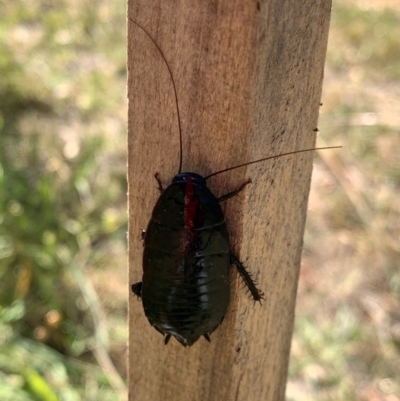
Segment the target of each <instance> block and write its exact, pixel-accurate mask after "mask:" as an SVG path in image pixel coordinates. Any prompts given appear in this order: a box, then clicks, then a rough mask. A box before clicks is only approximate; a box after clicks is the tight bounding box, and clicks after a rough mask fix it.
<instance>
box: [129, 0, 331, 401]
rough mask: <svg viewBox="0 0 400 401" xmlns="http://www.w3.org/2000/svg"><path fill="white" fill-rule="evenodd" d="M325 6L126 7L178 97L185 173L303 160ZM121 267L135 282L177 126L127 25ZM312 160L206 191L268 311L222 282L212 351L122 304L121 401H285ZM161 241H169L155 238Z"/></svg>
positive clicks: (252, 172)
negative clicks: (224, 298)
mask: <svg viewBox="0 0 400 401" xmlns="http://www.w3.org/2000/svg"><path fill="white" fill-rule="evenodd" d="M330 8H331V0H304V1H296V0H268V1H266V0H260V1H256V0H241V1H237V2H235V1H232V0H217V1H216V0H213V1H211V0H191V1H165V0H130V2H129V6H128V13H129V17H130V18H132V19H134V20H136V21H137V22H139V23H140V24H141V25H142V26H144V27H145V28H146V29H147V30H148V32H149V33H150V34H151V35H152V37H153V38H154V40H155V41H156V42H157V44H158V45H159V46H160V48H161V49H162V51H163V52H164V54H165V57H166V58H167V60H168V64H169V66H170V68H171V70H172V73H173V76H174V79H175V82H176V87H177V92H178V98H179V106H180V113H181V121H182V130H183V170H184V171H192V172H197V173H199V174H201V175H207V174H210V173H211V172H213V171H217V170H220V169H223V168H225V167H229V166H233V165H236V164H239V163H243V162H246V161H250V160H255V159H257V158H261V157H263V156H268V155H276V154H280V153H284V152H288V151H291V150H297V149H305V148H310V147H313V146H314V144H315V132H314V129H315V128H316V127H317V121H318V110H319V104H320V96H321V87H322V77H323V69H324V60H325V53H326V46H327V37H328V27H329V17H330ZM128 27H129V36H128V47H129V54H128V56H129V58H128V69H129V88H128V95H129V137H128V147H129V156H128V160H129V223H130V224H129V266H130V283H134V282H136V281H139V280H140V279H141V276H142V266H141V258H142V251H143V245H142V242H141V240H140V237H141V230H142V229H144V228H146V226H147V223H148V220H149V218H150V215H151V211H152V208H153V207H154V204H155V202H156V200H157V197H158V191H157V183H156V181H155V179H154V177H153V176H154V173H155V172H159V173H160V175H161V179H162V181H163V182H164V183H165V184H168V183H169V182H170V181H171V179H172V177H173V176H174V175H175V174H176V173H177V171H178V164H179V136H178V121H177V114H176V106H175V100H174V93H173V88H172V83H171V80H170V77H169V75H168V70H167V68H166V66H165V64H164V63H163V60H162V58H161V56H160V54H159V53H158V52H157V49H156V48H155V46H154V45H153V44H152V42H151V40H150V39H149V38H148V37H147V36H146V35H145V34H144V33H143V31H141V30H140V29H139V28H138V27H137V26H135V25H134V24H133V23H131V22H130V21H128ZM312 160H313V152H308V153H302V154H299V155H294V156H287V157H282V158H279V159H274V160H272V161H268V162H264V163H260V164H256V165H253V166H249V167H247V168H241V169H238V170H234V171H231V172H229V173H225V174H221V175H219V176H216V177H215V178H213V179H211V180H210V182H209V187H210V188H211V190H212V191H213V192H214V194H215V195H216V196H219V195H221V194H224V193H226V192H227V191H229V190H232V189H234V188H236V187H237V186H238V184H240V183H242V182H244V180H246V179H247V178H249V177H251V179H252V181H253V184H252V185H250V186H248V187H247V188H246V190H245V191H244V192H243V193H242V194H240V195H239V196H238V197H237V198H235V199H232V200H230V201H228V202H226V204H225V205H224V210H225V213H226V219H227V222H228V226H229V229H230V233H231V241H232V243H233V247H234V250H235V252H236V253H237V254H238V255H239V256H240V258H241V260H242V261H243V262H244V263H245V265H246V266H247V267H248V269H249V270H250V271H251V272H252V273H254V277H255V278H256V280H257V282H258V284H259V287H260V288H261V289H262V290H263V291H264V292H265V297H266V301H265V302H264V303H263V304H262V305H259V304H256V305H255V304H254V303H253V302H252V301H251V300H250V299H249V297H248V295H246V291H245V289H243V284H242V282H241V280H240V278H239V277H238V275H237V273H236V271H235V270H234V269H232V274H231V281H232V299H231V305H230V308H229V311H228V314H227V316H226V317H225V320H224V322H223V324H222V325H221V327H219V328H218V329H217V330H216V331H215V332H214V333H213V334H212V336H211V344H209V343H208V342H207V341H205V340H204V339H200V340H199V341H198V342H197V343H196V344H194V345H193V346H192V347H187V348H184V347H183V346H182V345H180V344H179V343H178V342H177V341H176V340H175V339H171V341H170V343H169V344H168V345H167V346H165V345H164V343H163V338H162V336H161V335H160V334H159V333H157V331H156V330H155V329H154V328H152V327H151V326H150V325H149V323H148V321H147V319H146V317H145V316H144V313H143V308H142V304H141V303H140V302H138V301H137V300H136V298H135V297H134V296H133V295H132V294H130V297H129V316H130V346H129V348H130V356H129V381H130V398H129V399H130V400H132V401H133V400H138V401H139V400H140V401H147V400H149V401H157V400H163V401H180V400H185V401H186V400H190V401H197V400H199V401H204V400H207V401H214V400H218V401H221V400H224V401H225V400H251V401H253V400H283V399H284V393H285V384H286V378H287V367H288V360H289V353H290V342H291V336H292V330H293V320H294V309H295V299H296V290H297V281H298V277H299V267H300V258H301V247H302V237H303V232H304V224H305V217H306V209H307V199H308V192H309V187H310V178H311V170H312ZM166 241H168V238H166Z"/></svg>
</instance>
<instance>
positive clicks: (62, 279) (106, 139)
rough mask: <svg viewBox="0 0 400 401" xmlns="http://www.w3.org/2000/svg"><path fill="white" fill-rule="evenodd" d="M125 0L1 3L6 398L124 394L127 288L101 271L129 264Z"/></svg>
mask: <svg viewBox="0 0 400 401" xmlns="http://www.w3.org/2000/svg"><path fill="white" fill-rule="evenodd" d="M118 3H119V4H115V3H113V4H111V3H110V2H105V1H103V2H102V1H98V2H96V4H93V2H89V1H81V2H75V3H74V2H73V3H71V2H65V1H59V2H56V3H54V2H48V1H40V2H36V3H34V2H30V1H22V0H16V1H13V2H1V3H0V4H1V14H2V18H1V20H0V54H1V59H0V93H1V97H0V131H1V135H0V138H1V144H0V163H1V164H0V198H1V202H0V222H1V226H0V333H1V334H0V399H1V400H2V401H3V400H4V401H6V400H13V401H15V400H45V401H47V400H59V399H63V400H83V399H84V400H111V399H112V400H115V399H119V398H120V399H124V394H125V384H124V382H123V379H121V375H120V374H119V373H117V371H116V369H115V367H114V363H113V362H112V358H113V355H114V354H115V358H117V359H121V361H116V364H117V365H118V363H119V364H120V365H121V369H120V371H121V373H122V374H124V366H123V365H124V360H125V358H124V354H122V355H121V353H119V354H118V347H119V348H121V344H124V342H125V341H126V339H127V333H126V324H125V315H126V306H125V302H124V295H125V292H126V286H123V287H122V294H121V297H120V298H119V300H115V299H114V298H113V299H111V300H108V301H106V300H103V301H104V302H100V299H99V297H100V295H99V292H98V291H96V290H95V280H96V279H95V278H94V275H95V276H96V277H97V276H98V275H101V274H105V275H107V274H112V272H111V270H110V269H113V270H114V271H115V270H118V271H122V275H125V270H126V263H125V252H126V245H125V242H126V168H125V164H126V162H125V159H126V156H125V152H126V149H125V148H126V145H125V143H126V139H125V135H126V134H125V132H126V124H125V110H126V105H125V103H126V100H125V99H126V95H125V93H126V90H125V85H126V69H125V53H126V50H125V48H126V45H125V43H126V40H125V31H124V29H123V28H124V25H125V8H126V6H125V2H122V1H120V2H118ZM115 27H120V29H115ZM116 43H117V44H118V45H117V46H116V45H115V44H116ZM107 272H108V273H107ZM118 274H119V275H120V276H121V273H118ZM114 275H115V273H114ZM113 290H114V291H121V284H120V285H119V287H116V288H114V289H113ZM111 311H112V312H113V314H112V317H111V315H110V314H109V312H111ZM115 344H117V345H115ZM123 349H124V348H123Z"/></svg>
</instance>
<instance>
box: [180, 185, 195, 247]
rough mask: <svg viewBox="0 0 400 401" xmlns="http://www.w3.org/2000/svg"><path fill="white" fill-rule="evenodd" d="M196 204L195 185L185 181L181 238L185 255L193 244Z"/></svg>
mask: <svg viewBox="0 0 400 401" xmlns="http://www.w3.org/2000/svg"><path fill="white" fill-rule="evenodd" d="M198 205H199V200H198V199H197V198H196V193H195V186H194V184H193V182H191V181H189V180H188V181H187V182H186V186H185V210H184V227H185V234H184V238H182V245H183V249H184V251H183V252H184V254H185V255H187V254H188V253H189V252H190V251H191V250H192V246H193V240H194V238H195V231H194V228H195V224H196V218H198V216H197V213H198Z"/></svg>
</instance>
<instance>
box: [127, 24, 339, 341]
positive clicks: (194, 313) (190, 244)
mask: <svg viewBox="0 0 400 401" xmlns="http://www.w3.org/2000/svg"><path fill="white" fill-rule="evenodd" d="M131 21H132V22H133V23H134V24H135V25H136V26H138V27H139V28H140V29H141V30H142V31H143V32H144V33H145V34H146V35H147V36H148V37H149V38H150V40H151V41H152V42H153V44H154V45H155V47H156V48H157V50H158V52H159V53H160V55H161V57H162V59H163V60H164V63H165V64H166V66H167V69H168V71H169V75H170V78H171V81H172V84H173V89H174V95H175V103H176V110H177V118H178V127H179V139H180V141H179V143H180V159H179V170H178V174H177V175H176V176H175V177H174V178H173V179H172V183H171V184H170V185H169V186H168V187H167V188H164V187H163V185H162V183H161V180H160V177H159V174H158V173H156V174H155V178H156V180H157V183H158V189H159V191H160V193H161V194H160V197H159V198H158V201H157V203H156V205H155V207H154V209H153V213H152V216H151V218H150V221H149V223H148V226H147V229H146V231H144V232H143V233H142V239H143V243H144V252H143V277H142V281H140V282H138V283H136V284H133V285H132V286H131V288H132V292H133V293H134V294H135V295H137V296H138V297H139V298H141V299H142V302H143V308H144V313H145V315H146V317H147V319H148V320H149V322H150V324H151V325H152V326H153V327H154V328H155V329H156V330H157V331H159V332H160V333H161V334H163V335H164V336H165V339H164V342H165V344H167V343H168V341H169V340H170V338H171V336H174V337H175V338H176V339H177V340H178V341H179V342H180V343H181V344H182V345H184V346H187V345H189V346H190V345H193V344H194V343H195V342H196V341H197V340H198V339H199V338H200V337H201V336H203V337H204V338H205V339H206V340H207V341H210V334H211V333H212V332H213V331H214V330H215V329H216V328H217V327H218V326H219V325H220V324H221V323H222V321H223V319H224V317H225V315H226V311H227V309H228V305H229V298H230V283H229V268H230V266H231V265H235V266H236V268H237V270H238V272H239V274H240V276H241V277H242V279H243V280H244V282H245V284H246V286H247V288H248V290H249V291H250V294H251V297H252V298H253V300H254V301H260V302H261V300H262V299H263V298H264V294H263V292H262V291H261V290H260V289H258V288H257V285H256V283H255V282H254V280H253V279H252V276H251V275H250V274H249V273H248V271H247V270H246V268H245V266H244V265H243V263H242V262H241V261H240V260H239V259H238V257H237V256H236V255H235V254H234V253H233V251H232V249H231V248H230V244H229V234H228V228H227V224H226V222H225V217H224V214H223V212H222V209H221V206H220V203H221V202H224V201H226V200H228V199H230V198H233V197H234V196H236V195H237V194H239V193H240V192H241V191H242V190H244V188H245V187H246V186H247V185H248V184H250V182H251V180H248V181H246V182H244V183H243V184H242V185H240V186H239V187H238V188H237V189H235V190H233V191H231V192H229V193H227V194H225V195H223V196H220V197H218V198H217V197H216V196H215V195H214V194H213V193H212V192H211V191H210V190H209V189H208V188H207V180H208V179H209V178H211V177H213V176H215V175H217V174H221V173H224V172H227V171H230V170H234V169H237V168H240V167H244V166H248V165H250V164H254V163H259V162H261V161H265V160H269V159H274V158H277V157H282V156H287V155H292V154H295V153H301V152H308V151H313V150H319V149H332V148H336V147H328V148H327V147H325V148H313V149H303V150H296V151H293V152H288V153H283V154H280V155H276V156H269V157H265V158H262V159H259V160H254V161H251V162H247V163H243V164H240V165H237V166H233V167H229V168H226V169H224V170H220V171H217V172H214V173H212V174H209V175H208V176H206V177H202V176H201V175H199V174H196V173H191V172H182V128H181V121H180V115H179V105H178V96H177V90H176V85H175V81H174V77H173V74H172V71H171V69H170V67H169V64H168V62H167V59H166V57H165V56H164V53H163V52H162V50H161V49H160V47H159V46H158V44H157V43H156V41H155V40H154V39H153V38H152V36H151V35H150V34H149V33H148V32H147V30H146V29H145V28H143V27H142V26H141V25H139V24H138V23H137V22H136V21H134V20H132V19H131Z"/></svg>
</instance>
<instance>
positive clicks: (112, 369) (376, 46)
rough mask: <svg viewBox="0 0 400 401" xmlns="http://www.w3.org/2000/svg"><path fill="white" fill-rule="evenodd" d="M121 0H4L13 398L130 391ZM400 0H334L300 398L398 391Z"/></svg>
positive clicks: (0, 353) (360, 399) (4, 332)
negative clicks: (323, 148) (334, 148)
mask: <svg viewBox="0 0 400 401" xmlns="http://www.w3.org/2000/svg"><path fill="white" fill-rule="evenodd" d="M125 10H126V3H125V2H122V1H117V2H113V3H111V2H109V1H106V0H104V1H96V2H95V3H93V2H89V1H87V0H83V1H80V2H72V3H71V2H68V3H67V2H65V1H59V2H56V3H54V2H48V1H45V0H42V1H38V2H36V3H33V2H28V1H22V0H14V1H13V2H4V1H0V11H1V14H2V18H1V19H0V54H1V55H2V56H1V58H0V93H1V94H2V96H1V97H0V132H1V134H0V223H1V225H0V279H1V280H0V399H1V400H2V401H3V400H4V401H7V400H10V401H11V400H13V401H19V400H45V401H47V400H49V401H50V400H61V399H62V400H68V401H69V400H71V401H75V400H85V401H86V400H100V401H102V400H111V399H112V400H116V399H121V400H122V399H125V398H124V397H125V396H126V389H125V384H124V380H125V376H126V367H125V359H126V341H127V332H126V330H127V329H126V321H125V317H126V293H127V285H126V283H127V278H126V261H125V260H126V256H125V255H126V245H125V243H126V167H125V165H126V154H125V152H126V139H125V135H126V134H125V132H126V90H125V85H126V68H125V53H126V41H125ZM399 26H400V5H399V4H397V3H396V2H393V1H390V0H386V1H385V0H380V1H378V0H375V1H372V0H370V1H368V0H362V1H358V2H356V1H355V0H354V1H353V0H352V1H344V0H337V1H335V2H334V8H333V12H332V23H331V33H330V41H329V49H328V60H327V68H326V72H325V82H324V95H323V99H322V101H323V106H322V108H321V112H322V114H321V118H320V124H319V128H320V138H319V140H320V142H319V145H321V146H322V145H324V144H329V145H336V144H341V145H343V150H342V151H340V152H320V153H319V156H318V158H317V159H316V166H315V170H314V184H313V190H312V193H311V196H310V212H309V218H308V225H307V232H306V237H305V249H304V258H303V266H302V271H301V278H300V288H299V301H298V306H297V319H296V331H295V336H294V339H293V345H292V358H291V367H290V380H289V383H288V390H287V397H288V400H295V401H301V400H307V401H309V400H318V401H325V400H335V401H340V400H343V401H344V400H346V401H349V400H350V401H351V400H357V401H364V400H365V401H370V400H371V401H375V400H387V401H396V400H400V269H399V261H400V242H399V238H400V202H399V201H398V200H399V199H400V163H399V154H400V136H399V131H400V113H399V110H400V94H399V92H398V87H399V85H398V84H399V82H398V80H399V74H400V52H399V49H400V36H399V34H398V33H399V30H398V27H399Z"/></svg>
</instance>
